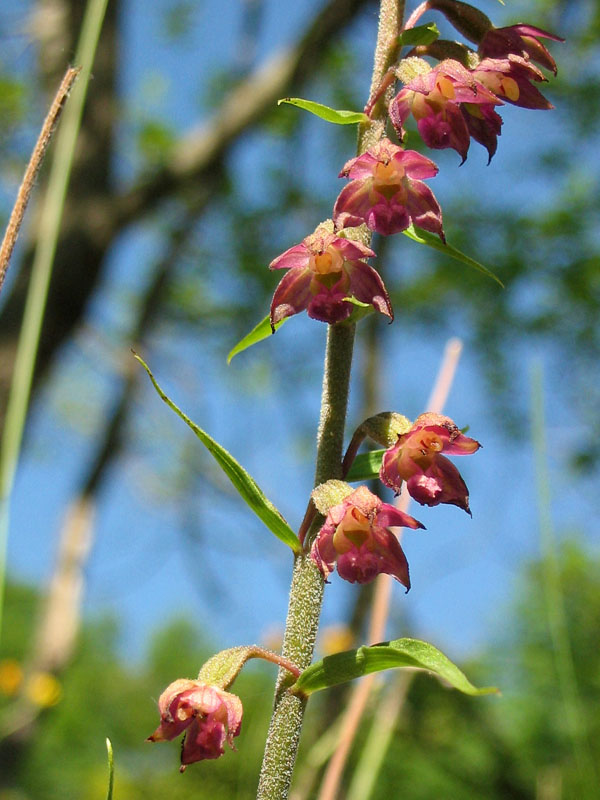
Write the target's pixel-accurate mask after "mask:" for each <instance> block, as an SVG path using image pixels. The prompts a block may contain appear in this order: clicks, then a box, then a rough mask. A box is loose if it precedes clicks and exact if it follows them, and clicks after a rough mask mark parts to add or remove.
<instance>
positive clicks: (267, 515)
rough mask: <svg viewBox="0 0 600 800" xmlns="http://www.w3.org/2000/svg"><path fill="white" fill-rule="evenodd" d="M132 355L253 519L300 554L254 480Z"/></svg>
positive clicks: (295, 541) (290, 532)
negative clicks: (253, 514)
mask: <svg viewBox="0 0 600 800" xmlns="http://www.w3.org/2000/svg"><path fill="white" fill-rule="evenodd" d="M132 352H133V355H134V356H135V358H136V359H137V360H138V361H139V362H140V364H141V365H142V366H143V367H144V369H145V370H146V372H147V373H148V375H149V377H150V380H151V381H152V383H153V384H154V388H155V389H156V391H157V392H158V394H159V396H160V398H161V399H162V400H164V402H165V403H166V404H167V405H168V406H169V408H171V409H172V410H173V411H174V412H175V413H176V414H177V416H178V417H181V419H182V420H183V421H184V422H185V424H186V425H188V426H189V427H190V428H191V429H192V430H193V431H194V433H195V434H196V436H197V437H198V438H199V439H200V441H201V442H202V444H203V445H204V446H205V447H206V449H207V450H208V451H209V453H210V454H211V455H212V456H213V457H214V459H215V461H216V462H217V464H218V465H219V466H220V467H221V469H222V470H223V472H224V473H225V474H226V475H227V477H228V478H229V480H230V481H231V483H232V484H233V486H234V487H235V489H237V491H238V493H239V494H240V496H241V497H242V499H243V500H245V501H246V503H247V504H248V505H249V506H250V508H251V509H252V511H254V513H255V514H256V516H257V517H258V518H259V519H260V520H262V522H264V523H265V525H266V526H267V528H268V529H269V530H270V531H271V532H272V533H274V534H275V536H277V538H278V539H281V541H282V542H284V543H285V544H287V546H288V547H290V548H291V549H292V550H293V551H294V553H299V552H300V550H301V547H300V542H299V541H298V537H297V536H296V534H295V533H294V531H293V530H292V529H291V528H290V526H289V525H288V524H287V522H286V521H285V519H284V518H283V516H282V515H281V514H280V513H279V511H278V510H277V509H276V508H275V506H274V505H273V503H271V501H270V500H269V499H268V498H267V497H266V496H265V495H264V494H263V492H262V491H261V489H260V487H259V486H258V484H257V483H256V481H255V480H254V478H253V477H252V476H251V475H249V474H248V473H247V472H246V470H245V469H244V468H243V467H242V466H241V465H240V464H238V462H237V461H236V460H235V458H234V457H233V456H232V455H231V453H228V452H227V450H225V448H224V447H221V445H220V444H218V442H216V441H215V440H214V439H213V438H211V437H210V436H209V435H208V434H207V433H206V432H205V431H203V430H202V428H199V427H198V426H197V425H196V424H195V423H194V422H192V420H191V419H190V418H189V417H188V416H186V414H184V413H183V411H181V409H179V408H178V407H177V406H176V405H175V403H174V402H173V401H172V400H171V399H170V398H169V397H167V395H166V394H165V393H164V392H163V390H162V389H161V388H160V386H159V385H158V383H157V382H156V379H155V377H154V375H153V374H152V372H151V371H150V368H149V367H148V365H147V364H146V362H145V361H144V360H143V359H142V358H140V356H138V354H137V353H136V352H134V351H132Z"/></svg>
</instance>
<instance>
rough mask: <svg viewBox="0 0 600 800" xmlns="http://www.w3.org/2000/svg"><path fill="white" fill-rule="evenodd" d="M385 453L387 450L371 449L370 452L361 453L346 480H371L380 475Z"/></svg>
mask: <svg viewBox="0 0 600 800" xmlns="http://www.w3.org/2000/svg"><path fill="white" fill-rule="evenodd" d="M384 453H385V450H371V451H370V452H369V453H361V454H360V455H358V456H356V458H355V459H354V461H353V462H352V466H351V467H350V470H349V471H348V474H347V475H346V480H347V481H350V482H351V483H354V482H355V481H370V480H373V478H377V477H379V470H380V468H381V459H382V458H383V454H384Z"/></svg>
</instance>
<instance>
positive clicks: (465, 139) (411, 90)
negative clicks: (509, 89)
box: [389, 58, 502, 161]
mask: <svg viewBox="0 0 600 800" xmlns="http://www.w3.org/2000/svg"><path fill="white" fill-rule="evenodd" d="M422 69H423V70H424V71H423V72H422V73H421V74H419V75H417V76H416V77H413V78H412V79H411V80H409V81H408V82H407V83H406V85H405V86H404V88H403V89H401V90H400V91H399V92H398V94H397V95H396V97H395V98H394V99H393V100H392V102H391V103H390V106H389V114H390V120H391V122H392V124H393V126H394V128H395V129H396V131H397V133H398V135H399V136H400V137H401V138H402V137H403V136H404V123H405V122H406V120H407V119H408V117H409V116H410V115H411V114H412V115H413V117H414V118H415V120H416V121H417V128H418V130H419V133H420V135H421V138H422V139H423V141H424V142H425V144H426V145H427V146H428V147H432V148H434V149H437V150H443V149H444V148H446V147H452V148H453V149H454V150H456V152H457V153H459V154H460V155H461V156H462V159H463V161H464V160H465V159H466V157H467V151H468V149H469V144H470V131H469V128H468V125H467V122H466V121H465V118H464V115H463V113H462V111H461V104H464V103H467V104H469V106H482V105H485V106H487V107H489V108H491V109H493V107H494V106H496V105H501V104H502V100H499V99H498V97H496V95H495V94H493V93H492V92H490V91H489V90H488V89H486V88H485V86H483V84H481V83H480V82H479V81H478V80H476V79H475V77H474V76H473V74H472V73H471V72H470V71H469V70H468V69H466V67H464V66H463V65H462V64H460V63H459V62H458V61H454V60H453V59H450V58H447V59H445V60H444V61H441V62H440V63H439V64H438V65H437V67H433V68H428V65H427V64H426V62H423V67H422ZM425 70H426V71H425ZM488 149H489V148H488Z"/></svg>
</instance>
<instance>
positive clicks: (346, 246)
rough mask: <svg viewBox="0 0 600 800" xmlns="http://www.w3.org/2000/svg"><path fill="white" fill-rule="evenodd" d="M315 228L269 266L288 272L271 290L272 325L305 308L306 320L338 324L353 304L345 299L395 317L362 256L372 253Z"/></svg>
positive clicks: (378, 279)
mask: <svg viewBox="0 0 600 800" xmlns="http://www.w3.org/2000/svg"><path fill="white" fill-rule="evenodd" d="M332 231H333V225H331V230H330V229H329V226H326V225H320V226H319V227H318V228H317V229H316V231H315V232H314V233H313V234H311V235H310V236H307V237H306V239H304V241H303V242H302V243H301V244H297V245H295V247H291V248H290V249H289V250H286V251H285V253H282V255H280V256H278V257H277V258H276V259H275V260H274V261H272V262H271V264H270V265H269V268H270V269H287V270H289V271H288V272H287V273H286V275H284V276H283V278H282V279H281V281H280V282H279V284H278V286H277V288H276V289H275V294H274V295H273V300H272V302H271V325H275V323H276V322H279V321H280V320H282V319H284V318H285V317H290V316H292V315H293V314H298V312H300V311H303V310H304V309H307V311H308V316H309V317H312V318H313V319H318V320H321V321H322V322H329V323H334V322H341V321H342V320H344V319H346V318H347V317H349V316H350V314H351V313H352V311H353V309H354V305H353V304H352V303H350V302H348V300H346V298H347V297H354V298H355V299H356V300H359V301H361V302H362V303H368V304H370V305H372V306H373V308H374V309H375V310H376V311H379V312H380V313H381V314H385V315H386V316H388V317H390V319H393V318H394V314H393V311H392V306H391V304H390V299H389V297H388V293H387V291H386V288H385V286H384V285H383V281H382V280H381V277H380V276H379V273H378V272H376V271H375V270H374V269H373V267H370V266H369V265H368V264H367V263H366V262H365V261H362V260H361V259H363V258H369V257H370V256H374V255H375V253H374V252H373V251H372V250H370V249H369V248H368V247H366V246H365V245H364V244H361V243H360V242H353V241H350V240H349V239H344V238H342V237H340V236H336V235H335V234H334V233H332Z"/></svg>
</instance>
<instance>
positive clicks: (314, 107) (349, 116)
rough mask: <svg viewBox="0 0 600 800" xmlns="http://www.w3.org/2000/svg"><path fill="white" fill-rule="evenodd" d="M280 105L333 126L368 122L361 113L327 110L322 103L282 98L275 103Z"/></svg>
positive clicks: (297, 98)
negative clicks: (286, 104)
mask: <svg viewBox="0 0 600 800" xmlns="http://www.w3.org/2000/svg"><path fill="white" fill-rule="evenodd" d="M282 103H289V104H290V105H292V106H297V107H298V108H303V109H304V110H305V111H310V113H311V114H314V115H315V116H316V117H320V118H321V119H324V120H325V121H326V122H332V123H333V124H334V125H356V124H357V123H358V122H368V121H369V118H368V117H367V115H366V114H365V113H364V112H362V111H341V110H336V109H335V108H329V106H324V105H323V104H322V103H315V102H314V101H313V100H303V99H302V98H301V97H282V98H281V100H278V101H277V105H278V106H280V105H281V104H282Z"/></svg>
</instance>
